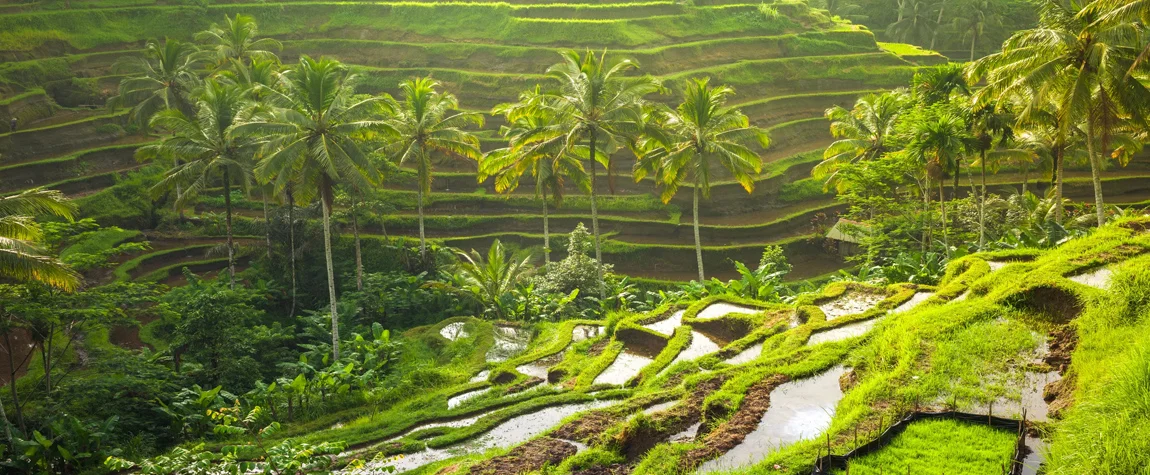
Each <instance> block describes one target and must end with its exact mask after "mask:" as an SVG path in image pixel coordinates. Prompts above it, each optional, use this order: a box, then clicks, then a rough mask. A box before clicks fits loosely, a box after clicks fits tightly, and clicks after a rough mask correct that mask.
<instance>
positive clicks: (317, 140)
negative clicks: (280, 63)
mask: <svg viewBox="0 0 1150 475" xmlns="http://www.w3.org/2000/svg"><path fill="white" fill-rule="evenodd" d="M355 81H356V77H355V76H354V75H352V74H350V73H349V72H348V70H347V68H346V67H344V66H343V65H342V64H340V63H339V62H338V61H334V60H330V59H322V58H321V59H319V60H313V59H311V58H310V57H307V56H304V57H302V58H300V61H299V64H298V65H296V66H295V67H293V68H291V69H288V70H287V71H284V72H283V73H281V74H280V80H279V87H278V88H277V89H275V90H273V91H270V93H269V94H268V101H269V102H270V103H271V104H272V105H273V106H274V109H273V110H272V111H270V112H267V113H263V114H261V115H260V116H258V117H256V118H254V119H253V120H252V121H250V122H248V123H246V124H243V125H241V126H239V127H237V128H236V129H235V131H234V132H235V133H240V134H252V135H255V136H259V137H261V138H262V140H263V142H264V143H263V147H262V156H263V159H262V160H261V161H260V162H259V164H258V165H256V167H255V175H256V178H258V179H260V180H261V181H265V182H271V183H273V184H274V186H275V190H276V191H277V192H284V191H290V192H291V194H292V197H293V198H294V199H295V200H296V203H307V202H309V201H311V199H312V198H314V197H317V196H318V197H319V199H320V201H321V204H322V206H321V208H322V209H323V238H324V254H325V255H324V257H325V259H326V263H327V285H328V299H329V303H330V305H331V341H332V355H333V356H334V357H335V359H339V316H338V311H337V307H336V292H335V269H334V267H333V264H332V249H331V212H332V205H333V204H334V203H333V202H334V199H335V186H336V184H338V183H347V184H349V185H351V186H353V187H356V188H359V189H365V188H366V187H367V186H370V185H371V184H372V183H376V182H378V179H379V176H380V174H379V170H377V169H376V167H375V165H374V164H373V163H372V162H371V160H369V159H368V157H367V156H366V155H365V154H364V153H363V151H362V150H361V149H360V144H359V143H358V142H357V140H358V139H359V137H361V136H362V135H364V134H367V133H370V132H372V131H377V130H387V125H386V124H384V123H383V122H382V121H380V120H374V119H372V118H371V117H370V114H371V113H372V112H374V111H377V110H378V109H377V106H378V105H379V104H380V103H381V102H380V98H376V97H371V98H367V99H363V100H353V99H352V94H353V87H352V86H353V84H354V83H355Z"/></svg>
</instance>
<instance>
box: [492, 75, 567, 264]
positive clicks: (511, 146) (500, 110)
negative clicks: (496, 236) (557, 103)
mask: <svg viewBox="0 0 1150 475" xmlns="http://www.w3.org/2000/svg"><path fill="white" fill-rule="evenodd" d="M536 92H537V91H536ZM530 94H532V93H528V94H525V95H524V96H523V97H524V101H522V102H520V103H516V104H505V105H502V106H499V107H496V108H495V109H494V110H493V111H492V112H493V113H494V114H500V115H503V116H505V117H506V118H507V125H505V126H503V127H500V129H499V133H500V135H502V136H503V137H505V138H507V141H508V145H507V147H504V148H500V149H496V150H492V151H491V152H488V153H487V154H486V155H484V156H483V160H482V162H481V163H480V165H479V181H484V180H486V179H487V178H488V177H495V191H496V192H498V193H511V192H512V191H515V189H516V188H518V187H519V180H520V178H521V177H523V176H524V175H526V174H528V173H530V174H531V176H532V177H533V178H534V179H535V195H536V196H538V197H540V198H542V200H543V262H544V264H545V265H546V264H550V263H551V230H550V226H549V224H548V222H547V208H548V200H549V199H550V201H551V202H552V203H554V204H555V206H556V207H559V206H562V204H563V192H564V188H565V187H566V186H567V182H568V181H570V182H572V183H573V184H575V185H576V186H578V187H580V188H582V189H587V188H588V187H589V182H588V177H587V172H586V170H584V168H583V164H582V163H581V162H580V161H579V160H578V158H576V157H574V156H573V155H571V154H569V153H565V152H564V150H563V144H564V140H565V138H566V133H565V131H564V130H563V129H562V128H561V125H560V124H559V123H558V122H557V121H556V120H555V117H554V116H552V115H551V113H550V111H546V110H539V109H531V108H529V107H526V106H525V105H526V104H527V103H528V102H530Z"/></svg>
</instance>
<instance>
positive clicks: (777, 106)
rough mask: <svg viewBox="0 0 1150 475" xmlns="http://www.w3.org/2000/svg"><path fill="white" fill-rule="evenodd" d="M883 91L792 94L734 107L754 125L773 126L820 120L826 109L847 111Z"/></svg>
mask: <svg viewBox="0 0 1150 475" xmlns="http://www.w3.org/2000/svg"><path fill="white" fill-rule="evenodd" d="M882 91H883V90H882V89H871V90H863V91H828V92H815V93H807V94H794V95H790V96H776V97H770V98H767V99H760V100H755V101H749V102H742V103H739V104H736V105H735V106H736V107H738V108H739V109H740V110H742V111H743V113H744V114H746V115H747V116H748V117H750V118H751V122H752V123H754V124H755V125H757V126H759V127H775V126H779V125H783V124H785V123H787V122H794V121H798V120H803V119H811V118H819V117H822V116H823V114H824V113H825V112H826V110H827V109H829V108H831V107H834V106H841V107H845V108H850V107H851V106H853V105H854V103H855V101H856V100H858V98H859V97H861V96H864V95H866V94H870V93H875V92H882ZM828 128H829V126H828Z"/></svg>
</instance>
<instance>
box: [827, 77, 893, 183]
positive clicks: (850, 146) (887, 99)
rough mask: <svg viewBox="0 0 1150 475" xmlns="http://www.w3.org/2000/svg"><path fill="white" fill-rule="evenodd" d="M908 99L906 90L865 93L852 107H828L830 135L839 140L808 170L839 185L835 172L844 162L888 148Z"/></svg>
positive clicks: (875, 155) (873, 156) (870, 157)
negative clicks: (848, 108)
mask: <svg viewBox="0 0 1150 475" xmlns="http://www.w3.org/2000/svg"><path fill="white" fill-rule="evenodd" d="M908 102H909V96H908V95H907V94H906V92H904V91H893V92H887V93H883V94H867V95H865V96H863V97H861V98H859V99H858V101H857V102H855V105H854V108H853V109H851V110H847V109H845V108H843V107H841V106H835V107H832V108H830V109H827V112H826V117H827V119H829V120H830V121H831V135H833V136H834V137H835V138H836V139H838V140H836V141H835V142H834V143H832V144H831V145H830V146H829V147H827V149H826V150H825V151H824V152H823V160H822V161H821V162H819V164H818V165H815V167H814V169H812V170H811V176H812V177H814V178H819V179H823V180H825V181H826V184H827V187H830V186H835V187H836V188H840V187H841V186H842V183H841V182H840V180H839V175H838V173H839V170H841V169H842V167H843V166H844V165H847V164H851V163H857V162H862V161H870V160H874V159H876V158H878V157H881V156H882V155H883V154H885V153H886V152H888V151H889V150H890V147H889V146H888V141H889V140H891V139H892V138H893V137H894V135H895V132H896V130H895V127H896V125H898V119H899V117H900V116H901V115H902V112H903V109H905V108H906V105H907V103H908ZM840 191H842V189H841V188H840Z"/></svg>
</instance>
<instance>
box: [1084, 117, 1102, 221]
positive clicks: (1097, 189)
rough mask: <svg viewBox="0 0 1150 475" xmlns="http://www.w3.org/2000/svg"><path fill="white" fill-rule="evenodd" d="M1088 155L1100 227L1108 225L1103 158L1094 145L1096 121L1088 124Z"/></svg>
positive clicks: (1089, 121) (1095, 211) (1095, 208)
mask: <svg viewBox="0 0 1150 475" xmlns="http://www.w3.org/2000/svg"><path fill="white" fill-rule="evenodd" d="M1086 131H1087V133H1086V155H1088V156H1089V158H1090V179H1091V180H1092V181H1093V182H1094V213H1095V214H1096V215H1097V216H1098V226H1099V227H1101V226H1102V225H1104V224H1106V207H1105V206H1104V204H1103V202H1102V157H1099V156H1098V153H1097V152H1098V150H1097V147H1096V146H1095V143H1094V137H1095V135H1094V121H1093V120H1088V121H1087V123H1086Z"/></svg>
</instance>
